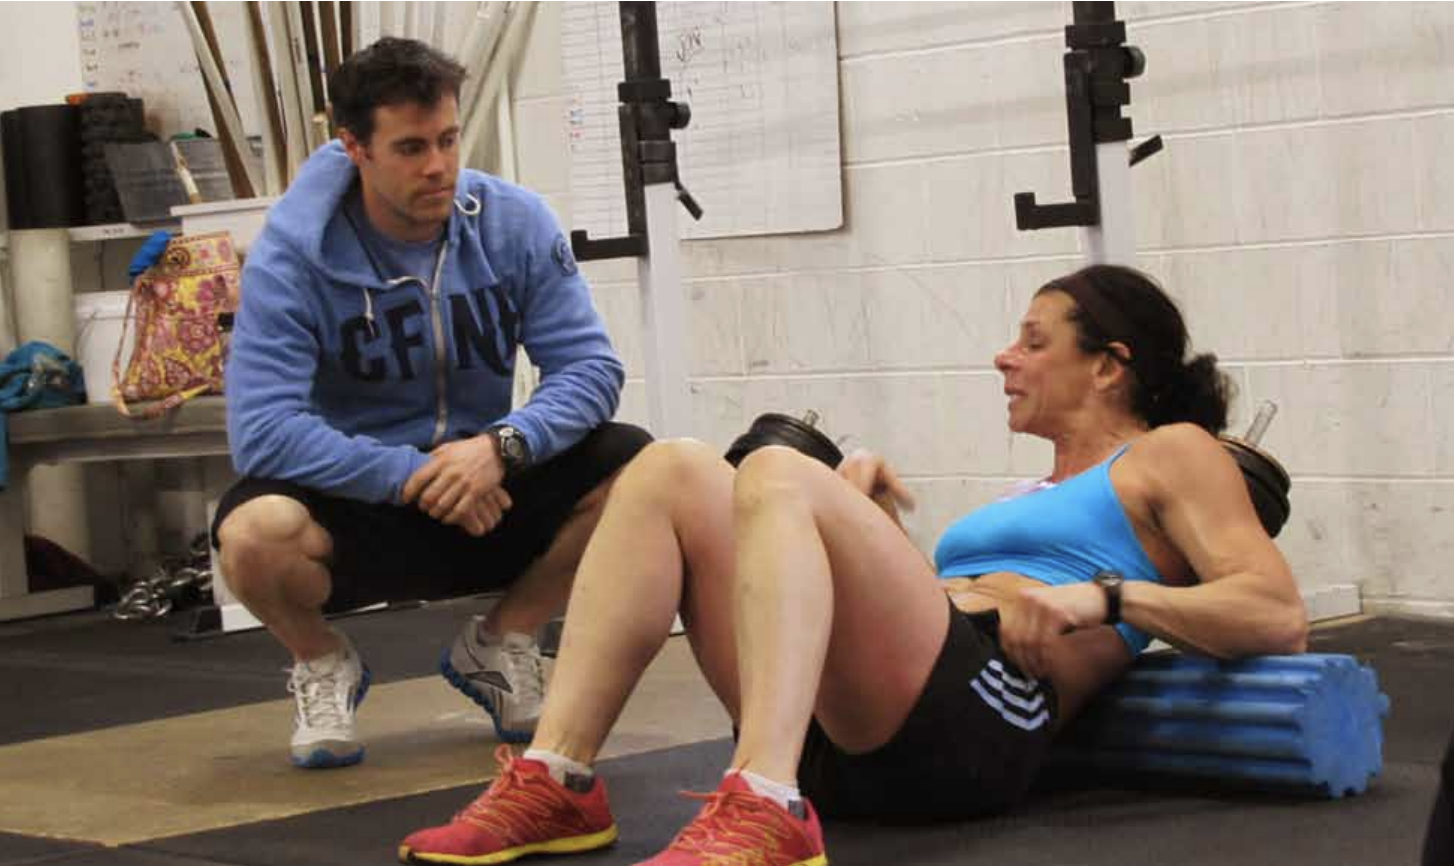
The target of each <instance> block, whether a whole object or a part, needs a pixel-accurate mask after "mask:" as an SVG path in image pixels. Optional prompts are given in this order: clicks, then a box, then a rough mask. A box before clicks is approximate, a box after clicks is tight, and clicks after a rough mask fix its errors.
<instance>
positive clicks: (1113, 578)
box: [1091, 571, 1126, 625]
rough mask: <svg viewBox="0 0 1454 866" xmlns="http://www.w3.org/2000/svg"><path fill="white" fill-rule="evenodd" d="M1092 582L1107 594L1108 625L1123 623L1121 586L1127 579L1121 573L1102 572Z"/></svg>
mask: <svg viewBox="0 0 1454 866" xmlns="http://www.w3.org/2000/svg"><path fill="white" fill-rule="evenodd" d="M1091 582H1092V583H1094V584H1095V585H1096V586H1099V587H1100V588H1101V592H1103V593H1105V594H1106V625H1116V624H1117V623H1119V622H1120V621H1121V586H1122V585H1123V584H1124V583H1125V582H1126V579H1125V578H1124V577H1122V576H1121V575H1120V573H1119V572H1115V571H1101V572H1097V573H1096V576H1095V577H1092V578H1091Z"/></svg>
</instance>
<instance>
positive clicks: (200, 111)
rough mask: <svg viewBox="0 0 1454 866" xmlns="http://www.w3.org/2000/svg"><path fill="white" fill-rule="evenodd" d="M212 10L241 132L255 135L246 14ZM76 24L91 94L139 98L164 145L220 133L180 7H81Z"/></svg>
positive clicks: (240, 8) (232, 8)
mask: <svg viewBox="0 0 1454 866" xmlns="http://www.w3.org/2000/svg"><path fill="white" fill-rule="evenodd" d="M207 8H208V11H209V12H210V13H211V15H212V23H213V27H214V28H215V29H216V31H217V36H218V42H219V44H220V46H221V48H222V56H223V60H224V65H225V66H226V72H227V76H228V79H229V83H230V84H231V86H232V93H233V98H234V100H235V101H236V103H237V110H238V113H239V114H241V115H242V124H243V127H244V129H246V130H247V131H248V132H250V133H251V132H256V131H257V123H256V115H257V100H256V98H255V97H254V95H253V82H252V73H251V66H250V63H251V61H250V60H249V58H248V53H247V52H248V47H247V46H248V43H247V18H246V16H247V10H246V7H245V6H244V4H242V3H209V4H207ZM76 24H77V27H78V28H79V31H80V36H81V81H82V85H83V86H84V87H85V89H86V92H88V93H96V92H100V91H112V90H119V91H123V92H125V93H126V94H127V95H128V96H134V97H141V98H142V99H143V100H144V101H145V103H146V115H147V128H148V129H150V130H151V131H152V132H155V133H157V134H158V135H160V136H162V137H163V138H165V137H167V136H171V135H173V134H175V133H179V132H191V131H192V130H194V129H197V128H201V129H205V130H207V131H209V132H211V133H212V134H213V135H218V134H219V133H220V131H219V130H218V129H217V124H216V123H214V122H213V120H212V112H211V110H210V109H208V107H207V91H206V87H205V85H204V84H203V82H202V73H201V71H200V70H199V68H198V66H197V55H196V52H195V51H194V50H193V48H192V40H191V38H190V37H189V36H188V34H187V25H186V23H185V22H184V21H183V20H182V13H181V10H179V9H178V8H177V3H175V2H172V3H138V2H103V3H77V4H76Z"/></svg>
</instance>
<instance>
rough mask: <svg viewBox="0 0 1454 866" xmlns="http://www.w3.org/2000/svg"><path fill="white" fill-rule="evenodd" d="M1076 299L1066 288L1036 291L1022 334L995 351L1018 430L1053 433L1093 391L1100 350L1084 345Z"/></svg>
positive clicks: (1013, 423) (1012, 423)
mask: <svg viewBox="0 0 1454 866" xmlns="http://www.w3.org/2000/svg"><path fill="white" fill-rule="evenodd" d="M1074 308H1075V302H1074V301H1072V300H1071V298H1070V296H1069V295H1067V294H1065V293H1064V292H1056V291H1050V292H1045V293H1044V294H1041V295H1037V296H1036V297H1035V300H1033V301H1031V302H1030V309H1029V311H1027V312H1026V313H1025V318H1024V319H1022V320H1021V321H1020V336H1019V338H1018V339H1016V340H1015V342H1013V343H1011V344H1010V345H1009V346H1007V347H1006V348H1005V349H1003V350H1002V351H1001V352H1000V353H999V354H997V355H995V368H996V369H998V370H999V371H1000V373H1001V375H1003V376H1004V377H1005V396H1006V397H1007V398H1009V401H1010V403H1009V425H1010V429H1011V430H1013V431H1014V432H1016V433H1030V434H1033V435H1037V436H1053V435H1054V434H1055V433H1056V432H1057V431H1058V430H1061V429H1063V422H1064V419H1065V418H1066V417H1068V416H1069V414H1071V413H1072V412H1073V411H1074V410H1075V409H1077V408H1078V407H1081V406H1083V405H1085V403H1086V401H1087V399H1088V398H1089V397H1090V395H1091V390H1092V388H1091V385H1092V377H1093V372H1094V368H1095V364H1096V362H1097V360H1098V358H1099V356H1098V355H1092V354H1087V353H1085V352H1083V351H1081V349H1080V346H1079V345H1078V344H1077V342H1076V341H1077V333H1076V327H1075V323H1074V322H1071V321H1070V319H1069V318H1068V315H1069V314H1070V312H1071V311H1072V310H1073V309H1074Z"/></svg>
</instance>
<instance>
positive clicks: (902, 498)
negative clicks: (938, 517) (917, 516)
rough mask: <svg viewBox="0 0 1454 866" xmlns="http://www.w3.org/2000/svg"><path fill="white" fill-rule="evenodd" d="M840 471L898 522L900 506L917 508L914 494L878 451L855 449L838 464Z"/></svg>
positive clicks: (849, 481)
mask: <svg viewBox="0 0 1454 866" xmlns="http://www.w3.org/2000/svg"><path fill="white" fill-rule="evenodd" d="M838 474H839V475H842V476H843V477H844V478H846V479H848V483H850V484H852V485H853V486H854V487H856V488H858V490H859V491H860V492H861V493H863V495H864V496H867V497H868V498H869V499H872V500H873V501H874V503H875V504H877V505H878V507H879V508H882V509H883V510H884V513H885V514H887V515H888V516H889V517H891V518H893V521H894V523H899V508H903V509H904V510H905V511H913V510H914V495H913V494H912V493H910V492H909V489H908V488H907V487H905V486H904V483H903V482H902V481H900V480H899V476H898V474H897V473H895V472H894V470H893V469H891V468H889V465H888V464H887V463H885V462H884V459H883V458H882V457H880V456H879V455H877V454H874V453H872V452H869V451H864V450H862V449H860V450H858V451H855V452H853V453H852V454H850V455H848V456H847V457H845V458H843V462H842V463H839V464H838ZM899 525H900V526H902V525H903V524H902V523H899Z"/></svg>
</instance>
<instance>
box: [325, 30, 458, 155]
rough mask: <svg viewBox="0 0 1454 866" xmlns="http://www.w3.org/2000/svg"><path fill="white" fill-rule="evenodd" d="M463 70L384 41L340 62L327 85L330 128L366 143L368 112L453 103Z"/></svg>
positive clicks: (443, 58) (426, 52)
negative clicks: (449, 99)
mask: <svg viewBox="0 0 1454 866" xmlns="http://www.w3.org/2000/svg"><path fill="white" fill-rule="evenodd" d="M464 79H465V68H464V67H463V66H461V65H459V64H458V63H456V62H455V61H454V59H453V58H451V57H450V56H449V55H447V54H445V53H444V52H442V51H436V50H435V49H433V48H430V47H429V46H428V45H425V44H424V43H423V42H419V41H418V40H414V39H399V38H397V37H394V36H385V37H384V38H383V39H380V40H379V41H378V42H375V43H374V44H372V45H370V46H369V47H367V48H365V49H364V50H362V51H359V52H357V53H355V54H354V55H353V56H351V57H349V58H348V59H347V60H345V61H343V63H342V64H340V65H339V67H338V68H337V69H335V70H334V71H333V75H331V76H329V79H328V97H329V99H330V100H331V101H332V103H333V122H334V123H335V124H336V125H338V126H341V127H343V128H345V129H347V130H348V131H349V132H351V133H353V135H354V137H355V138H357V139H358V140H359V141H361V142H364V143H368V140H369V138H371V137H372V136H373V134H374V109H375V108H378V107H379V106H381V105H401V104H404V103H407V102H414V103H418V104H419V105H422V106H424V107H425V108H432V107H434V106H435V105H437V104H438V103H439V100H440V99H441V98H442V97H444V95H445V94H449V95H451V96H453V97H454V98H455V99H458V98H459V90H460V85H461V84H463V83H464Z"/></svg>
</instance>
